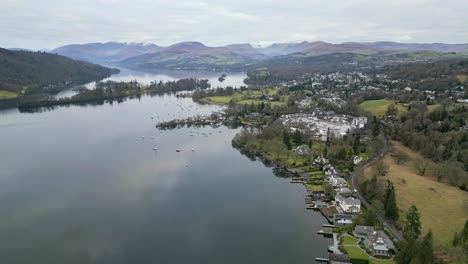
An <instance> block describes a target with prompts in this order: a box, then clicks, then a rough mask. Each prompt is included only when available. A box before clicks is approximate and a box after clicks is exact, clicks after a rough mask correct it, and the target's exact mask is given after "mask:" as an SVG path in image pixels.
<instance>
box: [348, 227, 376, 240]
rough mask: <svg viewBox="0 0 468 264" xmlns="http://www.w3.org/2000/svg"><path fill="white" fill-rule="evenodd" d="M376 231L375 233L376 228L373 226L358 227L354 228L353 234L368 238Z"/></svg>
mask: <svg viewBox="0 0 468 264" xmlns="http://www.w3.org/2000/svg"><path fill="white" fill-rule="evenodd" d="M374 231H375V228H374V227H373V226H363V225H357V226H356V227H355V228H354V231H353V234H354V236H356V237H362V238H366V237H367V236H368V235H369V234H371V233H372V232H374Z"/></svg>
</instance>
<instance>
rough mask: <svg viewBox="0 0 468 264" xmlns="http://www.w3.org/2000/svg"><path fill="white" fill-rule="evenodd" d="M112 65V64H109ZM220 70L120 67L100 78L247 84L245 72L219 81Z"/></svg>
mask: <svg viewBox="0 0 468 264" xmlns="http://www.w3.org/2000/svg"><path fill="white" fill-rule="evenodd" d="M109 67H113V66H109ZM221 74H222V73H221V72H207V71H169V70H160V71H152V72H150V71H148V72H143V71H137V70H131V69H126V68H120V73H118V74H113V75H112V76H110V77H109V78H106V79H104V80H102V81H103V82H105V81H116V82H129V81H133V80H137V81H138V82H140V83H142V84H145V85H149V84H150V83H151V82H154V81H158V82H159V81H163V82H167V81H176V80H179V79H185V78H198V79H207V80H208V81H209V83H210V84H211V87H212V88H216V87H223V88H224V87H227V86H232V87H240V86H247V85H246V84H244V79H245V78H247V74H246V73H243V72H227V73H226V78H225V80H224V81H222V82H220V81H219V80H218V78H219V77H220V76H221ZM95 85H96V83H95V82H91V83H87V84H84V86H85V87H86V88H88V89H93V88H94V87H95ZM75 94H76V92H75V91H73V90H72V89H67V90H65V91H62V92H60V93H58V94H57V95H56V97H57V98H61V97H70V96H73V95H75Z"/></svg>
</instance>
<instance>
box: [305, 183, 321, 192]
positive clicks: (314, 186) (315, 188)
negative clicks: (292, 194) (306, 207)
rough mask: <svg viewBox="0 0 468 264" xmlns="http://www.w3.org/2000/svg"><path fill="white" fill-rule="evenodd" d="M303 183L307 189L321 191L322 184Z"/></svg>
mask: <svg viewBox="0 0 468 264" xmlns="http://www.w3.org/2000/svg"><path fill="white" fill-rule="evenodd" d="M305 185H306V187H307V189H309V190H311V191H316V192H318V191H323V187H322V185H314V184H312V183H308V182H307V183H305Z"/></svg>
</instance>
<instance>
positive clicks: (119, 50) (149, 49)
mask: <svg viewBox="0 0 468 264" xmlns="http://www.w3.org/2000/svg"><path fill="white" fill-rule="evenodd" d="M161 49H162V47H160V46H157V45H154V44H149V43H119V42H107V43H88V44H71V45H66V46H62V47H59V48H56V49H53V50H51V51H50V52H51V53H57V54H59V55H63V56H67V57H69V58H72V59H76V60H83V61H88V62H94V63H113V62H118V61H120V60H124V59H127V58H131V57H135V56H139V55H142V54H148V53H153V52H157V51H160V50H161Z"/></svg>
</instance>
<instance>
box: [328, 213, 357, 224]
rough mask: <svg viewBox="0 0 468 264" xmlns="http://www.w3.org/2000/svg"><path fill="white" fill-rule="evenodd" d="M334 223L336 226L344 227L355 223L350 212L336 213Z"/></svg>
mask: <svg viewBox="0 0 468 264" xmlns="http://www.w3.org/2000/svg"><path fill="white" fill-rule="evenodd" d="M333 225H334V226H335V227H344V226H351V225H353V216H352V215H349V214H335V215H334V216H333Z"/></svg>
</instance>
